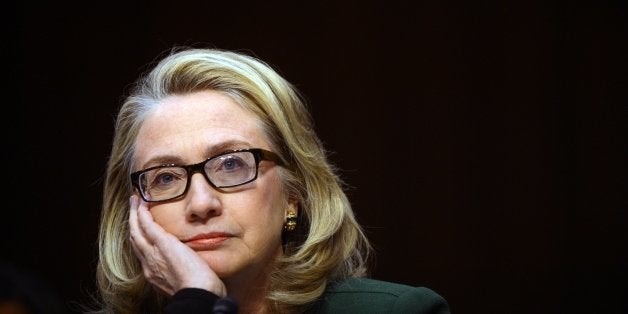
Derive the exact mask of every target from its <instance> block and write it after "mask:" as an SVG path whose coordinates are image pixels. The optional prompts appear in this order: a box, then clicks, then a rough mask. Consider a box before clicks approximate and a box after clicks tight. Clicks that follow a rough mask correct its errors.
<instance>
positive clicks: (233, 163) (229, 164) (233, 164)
mask: <svg viewBox="0 0 628 314" xmlns="http://www.w3.org/2000/svg"><path fill="white" fill-rule="evenodd" d="M242 168H247V164H246V162H245V161H244V160H242V158H240V157H238V156H236V155H227V156H224V157H222V158H221V160H220V163H219V164H218V167H217V169H216V171H225V172H233V171H238V170H240V169H242Z"/></svg>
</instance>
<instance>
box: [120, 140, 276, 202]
mask: <svg viewBox="0 0 628 314" xmlns="http://www.w3.org/2000/svg"><path fill="white" fill-rule="evenodd" d="M242 152H250V153H253V158H255V176H253V178H251V179H250V180H247V181H246V182H242V183H238V184H234V185H224V186H218V185H215V184H214V182H212V180H211V179H209V176H208V175H207V173H206V172H205V164H207V163H208V162H209V161H211V160H213V159H216V158H218V157H221V156H224V155H229V154H233V153H242ZM262 160H268V161H272V162H274V163H275V164H277V165H279V166H283V165H284V163H283V161H282V160H281V158H279V155H277V154H275V153H273V152H271V151H269V150H265V149H262V148H248V149H236V150H228V151H225V152H222V153H220V154H218V155H214V156H211V157H209V158H207V159H205V160H203V161H201V162H199V163H196V164H193V165H184V166H182V165H177V164H163V165H159V166H154V167H149V168H146V169H142V170H140V171H136V172H133V173H131V184H132V185H133V186H134V187H135V188H136V189H137V191H138V192H140V193H139V194H140V196H141V197H142V199H143V200H144V201H146V202H151V203H155V202H167V201H171V200H173V199H176V198H179V197H181V196H183V195H185V194H187V192H188V189H189V188H190V180H191V179H192V175H194V174H195V173H201V174H202V175H203V177H205V180H207V182H208V183H209V185H211V186H212V187H213V188H215V189H223V188H232V187H236V186H240V185H244V184H247V183H249V182H253V181H255V180H256V179H257V175H258V173H259V163H260V162H261V161H262ZM167 167H180V168H183V169H185V171H186V173H187V182H186V183H185V189H184V190H183V192H181V194H179V195H177V196H173V197H171V198H167V199H163V200H159V201H150V200H147V199H146V197H144V193H143V192H142V189H141V188H140V182H139V181H140V175H142V173H145V172H148V171H151V170H154V169H159V168H167Z"/></svg>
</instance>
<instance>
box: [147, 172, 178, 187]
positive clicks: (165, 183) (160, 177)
mask: <svg viewBox="0 0 628 314" xmlns="http://www.w3.org/2000/svg"><path fill="white" fill-rule="evenodd" d="M181 180H185V170H184V169H182V168H171V167H169V168H161V169H155V171H153V172H152V173H151V174H150V175H149V180H148V182H150V187H151V188H162V189H163V188H167V187H170V186H173V185H176V184H177V183H178V182H180V181H181Z"/></svg>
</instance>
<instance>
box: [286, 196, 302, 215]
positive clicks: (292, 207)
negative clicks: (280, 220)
mask: <svg viewBox="0 0 628 314" xmlns="http://www.w3.org/2000/svg"><path fill="white" fill-rule="evenodd" d="M289 212H293V213H294V214H295V215H297V216H299V202H297V200H295V199H291V200H288V206H287V207H286V212H285V216H288V213H289Z"/></svg>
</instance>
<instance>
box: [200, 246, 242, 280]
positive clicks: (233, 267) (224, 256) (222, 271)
mask: <svg viewBox="0 0 628 314" xmlns="http://www.w3.org/2000/svg"><path fill="white" fill-rule="evenodd" d="M197 253H198V255H200V256H201V257H202V258H203V260H205V262H206V263H207V265H209V268H211V269H212V270H213V271H214V272H215V273H216V275H218V277H220V278H221V279H224V278H229V277H231V276H233V275H234V274H236V273H237V272H238V271H239V270H241V269H242V263H241V262H240V259H239V258H238V257H237V256H233V254H230V253H227V252H221V251H201V252H197Z"/></svg>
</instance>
